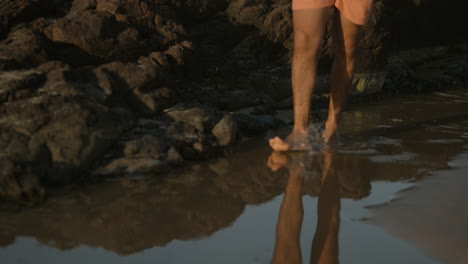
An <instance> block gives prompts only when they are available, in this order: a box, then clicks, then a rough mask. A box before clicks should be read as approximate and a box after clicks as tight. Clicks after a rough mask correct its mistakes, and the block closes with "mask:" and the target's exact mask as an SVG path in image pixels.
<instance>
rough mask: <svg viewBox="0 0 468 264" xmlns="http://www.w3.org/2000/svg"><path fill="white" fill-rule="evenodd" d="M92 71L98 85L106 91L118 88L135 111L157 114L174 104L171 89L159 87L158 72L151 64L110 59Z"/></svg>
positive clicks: (173, 94)
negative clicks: (110, 61)
mask: <svg viewBox="0 0 468 264" xmlns="http://www.w3.org/2000/svg"><path fill="white" fill-rule="evenodd" d="M93 72H94V73H95V75H96V77H97V79H98V80H97V81H98V83H99V86H101V87H105V89H106V90H116V88H118V90H120V92H119V94H120V95H121V96H124V99H125V100H124V101H126V102H127V103H128V104H130V105H131V106H132V107H133V108H134V109H135V110H137V111H140V112H143V113H153V114H154V113H159V112H160V111H162V109H164V108H167V107H169V106H171V105H172V104H173V103H174V99H175V97H174V96H175V93H174V92H173V90H172V89H169V88H167V87H161V86H160V85H161V84H160V80H159V76H160V74H159V71H158V69H157V68H155V66H153V65H137V64H133V63H122V62H113V63H108V64H104V65H101V66H100V67H98V68H96V69H95V70H93ZM121 96H120V101H122V100H121V99H122V98H121ZM115 99H116V100H119V98H115ZM121 103H122V102H121Z"/></svg>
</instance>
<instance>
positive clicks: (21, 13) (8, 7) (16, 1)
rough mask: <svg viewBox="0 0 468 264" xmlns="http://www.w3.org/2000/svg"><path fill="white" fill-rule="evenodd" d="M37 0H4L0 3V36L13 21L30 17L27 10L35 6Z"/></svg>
mask: <svg viewBox="0 0 468 264" xmlns="http://www.w3.org/2000/svg"><path fill="white" fill-rule="evenodd" d="M37 2H38V1H28V0H4V1H2V2H1V3H0V37H2V36H3V35H4V34H5V33H7V32H8V30H9V28H10V27H11V26H12V25H14V24H15V23H18V22H21V21H24V20H27V19H28V18H30V16H29V14H28V12H29V11H31V10H32V9H34V8H35V7H36V6H37Z"/></svg>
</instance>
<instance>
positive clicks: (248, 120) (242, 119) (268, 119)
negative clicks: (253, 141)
mask: <svg viewBox="0 0 468 264" xmlns="http://www.w3.org/2000/svg"><path fill="white" fill-rule="evenodd" d="M234 118H235V120H236V122H237V124H238V126H239V130H240V132H242V133H243V134H245V135H247V136H252V135H258V134H261V133H265V132H267V131H268V130H269V129H272V128H275V127H278V126H279V125H280V124H281V121H279V120H278V119H277V118H275V117H272V116H260V117H257V116H253V115H249V114H244V113H235V114H234Z"/></svg>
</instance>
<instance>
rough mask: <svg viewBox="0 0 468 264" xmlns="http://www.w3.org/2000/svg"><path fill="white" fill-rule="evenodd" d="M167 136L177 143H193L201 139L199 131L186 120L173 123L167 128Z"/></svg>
mask: <svg viewBox="0 0 468 264" xmlns="http://www.w3.org/2000/svg"><path fill="white" fill-rule="evenodd" d="M166 137H168V138H169V139H171V140H172V141H174V142H177V143H179V144H180V143H183V144H193V143H195V142H198V141H199V139H200V134H199V131H198V130H197V129H196V128H195V127H193V126H191V125H189V124H187V123H184V122H175V123H172V124H171V125H170V126H169V128H168V129H167V130H166Z"/></svg>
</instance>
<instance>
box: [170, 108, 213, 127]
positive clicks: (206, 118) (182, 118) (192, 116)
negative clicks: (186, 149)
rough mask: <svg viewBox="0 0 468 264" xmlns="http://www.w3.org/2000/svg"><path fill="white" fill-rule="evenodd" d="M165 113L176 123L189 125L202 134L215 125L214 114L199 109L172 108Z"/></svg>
mask: <svg viewBox="0 0 468 264" xmlns="http://www.w3.org/2000/svg"><path fill="white" fill-rule="evenodd" d="M164 112H165V113H166V115H168V116H169V117H170V118H172V119H173V120H174V121H175V122H180V123H185V124H188V125H190V126H192V127H194V128H196V129H197V130H198V131H200V132H208V131H210V130H211V129H212V128H213V125H214V117H213V116H212V114H211V113H209V112H208V111H207V110H204V109H202V108H199V107H193V108H189V109H177V108H170V109H166V110H165V111H164Z"/></svg>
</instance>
